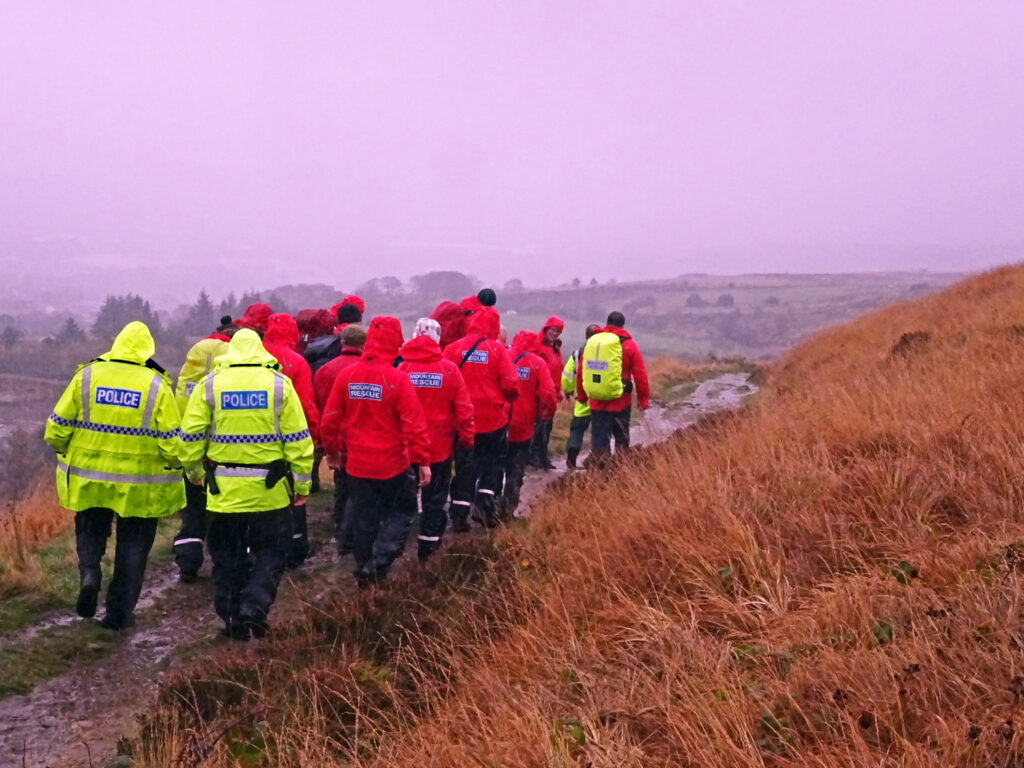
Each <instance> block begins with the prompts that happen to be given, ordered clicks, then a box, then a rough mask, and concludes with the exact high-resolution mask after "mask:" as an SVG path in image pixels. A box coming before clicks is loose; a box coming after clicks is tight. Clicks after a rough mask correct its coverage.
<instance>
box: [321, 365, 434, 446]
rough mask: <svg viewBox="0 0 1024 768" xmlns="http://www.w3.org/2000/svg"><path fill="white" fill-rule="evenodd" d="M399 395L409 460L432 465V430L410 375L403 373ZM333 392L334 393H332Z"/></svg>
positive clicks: (399, 383)
mask: <svg viewBox="0 0 1024 768" xmlns="http://www.w3.org/2000/svg"><path fill="white" fill-rule="evenodd" d="M396 393H397V395H398V417H399V418H400V419H401V422H402V436H403V437H404V438H405V445H406V447H407V448H408V450H409V461H410V462H411V463H413V464H419V465H421V466H429V465H430V431H429V430H428V429H427V417H426V415H425V414H424V413H423V404H422V403H421V402H420V399H419V397H418V396H417V395H416V388H415V387H413V385H412V382H411V381H410V380H409V377H408V376H406V375H404V374H403V375H402V377H401V378H400V379H399V380H398V387H397V388H396ZM332 394H333V393H332Z"/></svg>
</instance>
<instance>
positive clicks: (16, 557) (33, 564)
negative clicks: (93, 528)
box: [0, 482, 75, 595]
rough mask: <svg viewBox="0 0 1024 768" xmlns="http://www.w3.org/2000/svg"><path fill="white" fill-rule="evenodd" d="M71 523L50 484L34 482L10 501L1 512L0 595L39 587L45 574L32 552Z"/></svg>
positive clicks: (71, 519)
mask: <svg viewBox="0 0 1024 768" xmlns="http://www.w3.org/2000/svg"><path fill="white" fill-rule="evenodd" d="M74 523H75V517H74V515H73V514H71V513H70V512H67V511H66V510H63V509H61V508H60V506H59V505H58V504H57V499H56V497H55V495H54V493H53V488H52V487H51V486H50V485H49V484H44V483H41V482H37V483H35V484H34V485H33V487H32V490H30V491H29V492H28V494H27V495H26V496H25V498H23V499H22V500H21V501H18V502H9V503H8V505H7V508H6V509H5V510H4V511H2V512H0V595H8V594H13V593H16V592H22V593H28V592H32V591H34V590H36V589H37V588H39V587H40V584H41V582H42V581H43V580H44V574H43V573H42V572H41V571H40V567H39V563H38V562H37V560H36V559H35V558H34V557H32V553H33V552H34V551H35V550H37V549H38V548H39V547H40V546H42V545H46V544H48V543H50V542H51V541H53V539H55V538H56V537H57V536H58V535H59V534H61V533H63V532H64V531H66V530H68V529H69V528H72V527H73V526H74Z"/></svg>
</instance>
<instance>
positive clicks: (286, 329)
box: [263, 312, 299, 350]
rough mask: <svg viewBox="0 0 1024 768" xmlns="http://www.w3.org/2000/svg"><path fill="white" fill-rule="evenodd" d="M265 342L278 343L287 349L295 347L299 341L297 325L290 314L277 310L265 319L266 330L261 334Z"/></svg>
mask: <svg viewBox="0 0 1024 768" xmlns="http://www.w3.org/2000/svg"><path fill="white" fill-rule="evenodd" d="M263 341H264V343H266V344H279V345H281V346H282V347H288V349H292V350H294V349H295V345H296V344H298V342H299V326H298V324H297V323H296V322H295V318H294V317H292V316H291V315H288V314H285V313H284V312H279V313H278V314H276V315H271V316H270V319H269V320H267V332H266V333H265V334H264V335H263Z"/></svg>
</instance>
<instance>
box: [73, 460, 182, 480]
mask: <svg viewBox="0 0 1024 768" xmlns="http://www.w3.org/2000/svg"><path fill="white" fill-rule="evenodd" d="M57 469H59V470H61V471H62V472H67V473H68V475H70V476H71V477H80V478H82V479H83V480H99V481H101V482H106V483H132V484H135V485H156V484H158V483H180V482H182V479H181V473H180V472H176V473H175V474H173V475H123V474H120V473H119V472H97V471H95V470H92V469H82V468H81V467H69V466H68V465H67V464H65V463H64V462H63V461H58V462H57Z"/></svg>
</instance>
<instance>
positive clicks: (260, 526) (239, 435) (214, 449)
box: [178, 329, 313, 640]
mask: <svg viewBox="0 0 1024 768" xmlns="http://www.w3.org/2000/svg"><path fill="white" fill-rule="evenodd" d="M178 458H179V459H180V461H181V463H182V465H183V466H184V467H185V470H186V472H187V473H188V476H189V479H190V480H191V481H192V482H202V477H203V473H204V469H205V483H206V488H207V508H208V510H209V513H210V517H211V520H210V531H209V536H208V540H207V542H208V545H209V548H210V557H211V559H212V560H213V585H214V609H215V610H216V612H217V615H218V616H219V617H220V618H221V619H222V620H223V621H224V630H223V633H224V634H225V635H226V636H227V637H230V638H232V639H235V640H246V639H248V638H249V636H250V635H252V636H253V637H257V638H259V637H263V636H264V635H265V634H266V633H267V628H268V623H267V616H268V614H269V612H270V608H271V606H272V605H273V603H274V598H275V597H276V596H277V587H278V584H279V583H280V580H281V575H282V573H283V572H284V568H285V561H286V559H287V557H288V551H289V545H290V532H291V504H292V503H294V502H301V501H303V500H304V498H305V497H306V496H308V495H309V489H310V484H311V472H312V469H313V440H312V439H311V437H310V434H309V426H308V425H307V423H306V417H305V415H304V414H303V412H302V404H301V402H300V401H299V397H298V395H297V394H296V392H295V387H294V386H293V385H292V382H291V380H290V379H289V378H288V377H287V376H285V375H284V374H283V373H281V372H280V371H279V370H278V364H277V361H276V360H275V359H274V356H273V355H271V354H270V353H269V352H268V351H267V350H266V349H265V348H264V346H263V343H262V341H261V340H260V337H259V336H258V335H257V334H256V333H255V332H253V331H251V330H248V329H243V330H240V331H238V332H237V333H236V334H235V335H234V336H233V337H232V339H231V342H230V344H229V345H228V351H227V353H225V354H224V355H223V357H221V358H220V359H218V360H217V363H216V365H214V369H213V371H212V372H211V373H210V374H209V375H208V376H206V377H204V378H203V379H202V380H201V381H200V382H199V384H198V385H196V388H195V389H194V390H193V392H192V395H191V396H190V397H189V401H188V406H187V407H186V409H185V413H184V414H183V416H182V420H181V431H180V435H179V443H178Z"/></svg>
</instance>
